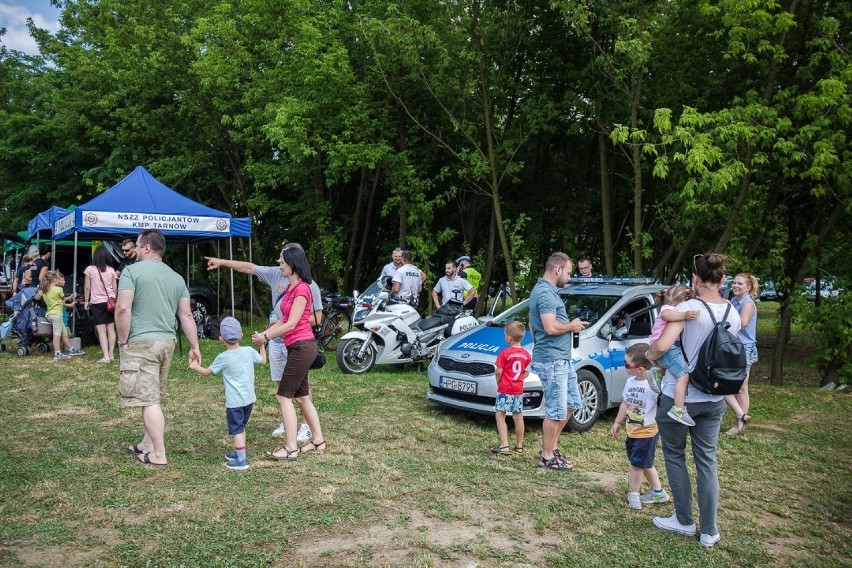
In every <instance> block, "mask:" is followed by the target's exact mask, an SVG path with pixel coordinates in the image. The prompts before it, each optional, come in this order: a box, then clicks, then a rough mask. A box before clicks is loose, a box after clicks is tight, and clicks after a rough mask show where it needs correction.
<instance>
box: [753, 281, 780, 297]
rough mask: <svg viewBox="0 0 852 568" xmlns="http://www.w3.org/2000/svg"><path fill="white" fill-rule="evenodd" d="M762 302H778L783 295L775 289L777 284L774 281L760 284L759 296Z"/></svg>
mask: <svg viewBox="0 0 852 568" xmlns="http://www.w3.org/2000/svg"><path fill="white" fill-rule="evenodd" d="M758 297H759V298H760V300H761V301H762V302H778V301H780V300H781V298H782V295H781V293H779V292H778V290H776V288H775V282H773V281H772V280H764V281H763V282H761V283H760V293H759V295H758Z"/></svg>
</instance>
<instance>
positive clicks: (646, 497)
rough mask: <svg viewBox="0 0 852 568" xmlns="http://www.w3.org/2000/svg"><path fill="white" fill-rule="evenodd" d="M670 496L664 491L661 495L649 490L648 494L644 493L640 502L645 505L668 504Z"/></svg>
mask: <svg viewBox="0 0 852 568" xmlns="http://www.w3.org/2000/svg"><path fill="white" fill-rule="evenodd" d="M670 499H671V498H670V497H669V494H668V493H666V490H665V489H663V490H662V491H661V492H660V493H657V492H655V491H654V490H653V489H649V490H648V492H647V493H643V494H642V496H641V497H639V500H640V501H642V502H643V503H666V502H668V501H669V500H670Z"/></svg>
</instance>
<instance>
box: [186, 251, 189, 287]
mask: <svg viewBox="0 0 852 568" xmlns="http://www.w3.org/2000/svg"><path fill="white" fill-rule="evenodd" d="M186 285H187V286H189V241H186Z"/></svg>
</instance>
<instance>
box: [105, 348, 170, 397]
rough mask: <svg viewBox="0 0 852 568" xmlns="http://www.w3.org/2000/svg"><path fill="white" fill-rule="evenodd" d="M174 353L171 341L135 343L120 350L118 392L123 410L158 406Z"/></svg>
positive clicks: (163, 393) (163, 392)
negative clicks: (134, 407) (133, 407)
mask: <svg viewBox="0 0 852 568" xmlns="http://www.w3.org/2000/svg"><path fill="white" fill-rule="evenodd" d="M174 353H175V340H174V339H146V340H144V341H134V342H133V343H129V344H128V345H127V347H126V348H124V349H122V350H121V355H120V362H119V376H118V391H119V394H120V395H121V402H120V404H121V407H122V408H127V407H132V406H152V405H155V404H160V398H161V397H163V396H165V395H166V385H167V383H168V379H169V368H170V367H171V364H172V356H173V355H174Z"/></svg>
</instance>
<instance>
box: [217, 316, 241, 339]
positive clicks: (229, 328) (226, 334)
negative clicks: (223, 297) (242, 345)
mask: <svg viewBox="0 0 852 568" xmlns="http://www.w3.org/2000/svg"><path fill="white" fill-rule="evenodd" d="M242 334H243V328H242V326H240V322H238V321H237V320H236V319H235V318H232V317H231V316H228V317H226V318H224V319H223V320H222V322H221V323H220V324H219V335H221V336H222V339H224V340H225V341H226V342H228V343H236V342H238V341H239V340H240V337H241V336H242Z"/></svg>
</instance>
